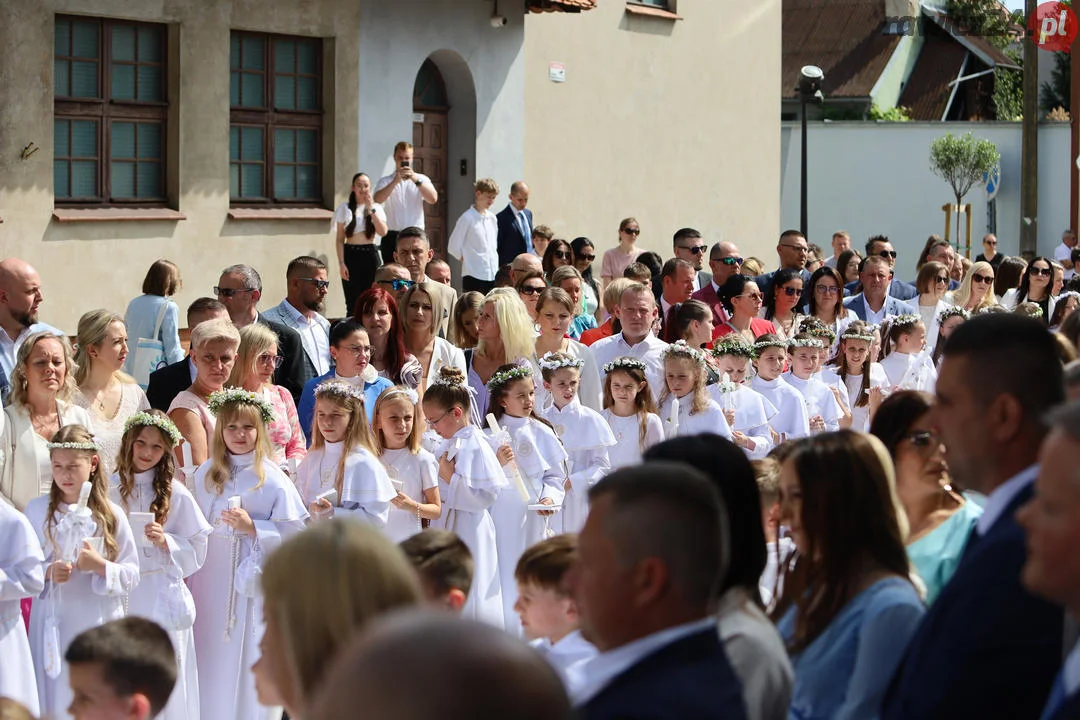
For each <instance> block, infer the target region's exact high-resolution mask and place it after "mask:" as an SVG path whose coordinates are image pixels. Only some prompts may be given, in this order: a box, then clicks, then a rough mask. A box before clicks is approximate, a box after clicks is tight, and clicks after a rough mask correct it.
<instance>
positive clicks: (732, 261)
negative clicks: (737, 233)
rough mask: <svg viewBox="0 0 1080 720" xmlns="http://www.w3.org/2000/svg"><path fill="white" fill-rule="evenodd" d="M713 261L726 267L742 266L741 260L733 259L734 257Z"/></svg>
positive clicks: (738, 258)
mask: <svg viewBox="0 0 1080 720" xmlns="http://www.w3.org/2000/svg"><path fill="white" fill-rule="evenodd" d="M715 261H716V262H719V263H723V264H724V265H727V266H728V267H733V266H735V265H742V264H743V259H742V258H741V257H735V256H732V257H726V258H717V259H716V260H715Z"/></svg>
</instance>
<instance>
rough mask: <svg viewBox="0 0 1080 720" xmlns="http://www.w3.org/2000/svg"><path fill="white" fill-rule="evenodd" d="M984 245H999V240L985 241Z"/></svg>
mask: <svg viewBox="0 0 1080 720" xmlns="http://www.w3.org/2000/svg"><path fill="white" fill-rule="evenodd" d="M983 245H997V240H983Z"/></svg>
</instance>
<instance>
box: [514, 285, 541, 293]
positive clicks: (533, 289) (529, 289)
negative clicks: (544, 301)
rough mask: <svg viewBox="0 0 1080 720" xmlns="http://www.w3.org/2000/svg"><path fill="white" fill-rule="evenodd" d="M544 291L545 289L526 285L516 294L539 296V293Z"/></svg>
mask: <svg viewBox="0 0 1080 720" xmlns="http://www.w3.org/2000/svg"><path fill="white" fill-rule="evenodd" d="M544 290H545V288H542V287H537V286H535V285H526V286H525V287H523V288H521V289H520V290H518V292H519V293H521V294H522V295H539V294H540V293H542V292H544Z"/></svg>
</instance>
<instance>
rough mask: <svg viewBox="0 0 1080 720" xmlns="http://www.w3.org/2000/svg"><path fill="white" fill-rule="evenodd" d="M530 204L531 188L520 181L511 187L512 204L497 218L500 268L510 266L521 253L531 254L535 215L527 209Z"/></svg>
mask: <svg viewBox="0 0 1080 720" xmlns="http://www.w3.org/2000/svg"><path fill="white" fill-rule="evenodd" d="M528 204H529V186H528V185H526V184H525V183H524V182H523V181H521V180H518V181H517V182H516V183H514V184H513V185H511V186H510V204H509V205H507V206H506V207H505V208H503V210H502V212H500V213H499V214H498V215H496V216H495V219H496V220H497V221H498V223H499V235H498V240H497V241H496V244H497V245H498V249H499V267H502V266H503V265H509V264H510V263H512V262H513V261H514V258H515V257H517V256H518V255H520V254H521V253H526V252H527V253H531V252H532V251H533V245H532V231H533V214H532V210H530V209H528V208H527V207H525V206H526V205H528Z"/></svg>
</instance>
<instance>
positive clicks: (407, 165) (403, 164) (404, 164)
mask: <svg viewBox="0 0 1080 720" xmlns="http://www.w3.org/2000/svg"><path fill="white" fill-rule="evenodd" d="M401 167H409V161H408V160H402V161H401Z"/></svg>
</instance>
